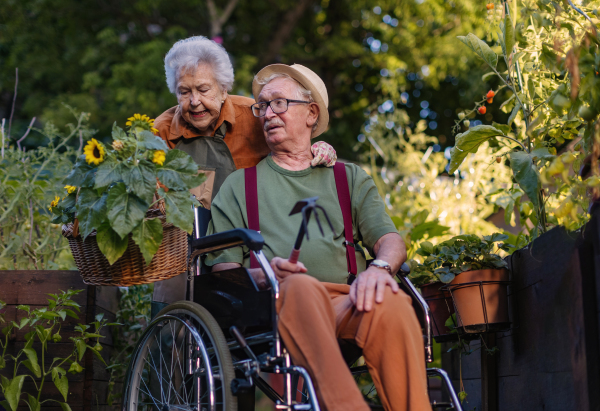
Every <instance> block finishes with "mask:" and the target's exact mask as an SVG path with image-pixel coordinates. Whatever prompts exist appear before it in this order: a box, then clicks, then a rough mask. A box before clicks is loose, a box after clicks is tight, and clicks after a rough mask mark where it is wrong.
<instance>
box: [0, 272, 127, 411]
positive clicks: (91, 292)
mask: <svg viewBox="0 0 600 411" xmlns="http://www.w3.org/2000/svg"><path fill="white" fill-rule="evenodd" d="M68 289H76V290H83V291H82V292H81V293H79V294H77V295H76V296H75V297H74V300H75V301H76V302H77V303H78V304H80V305H81V312H80V317H79V321H77V320H75V319H73V318H70V317H67V320H66V321H65V323H64V325H63V327H62V330H61V335H62V341H61V342H59V343H51V344H49V354H48V355H46V357H45V363H46V367H48V366H49V365H50V364H51V362H52V359H53V357H64V356H67V355H68V354H69V353H70V352H71V350H72V346H73V344H72V342H70V341H69V337H71V336H75V332H74V327H75V326H76V325H77V323H89V322H92V321H94V317H95V316H96V315H97V314H100V313H103V314H104V318H106V319H107V320H109V321H114V319H115V313H116V311H117V308H118V288H117V287H94V286H88V285H86V284H84V283H83V281H82V280H81V276H80V275H79V272H77V271H0V300H2V301H4V302H5V303H7V307H6V308H5V310H4V312H5V318H6V320H8V321H10V320H15V321H17V322H19V321H20V319H21V318H22V317H23V315H24V314H26V313H25V312H24V311H22V310H17V309H16V307H17V305H20V304H25V305H29V306H31V307H32V308H40V307H42V306H47V304H48V301H47V294H48V293H58V292H59V291H60V290H64V291H66V290H68ZM109 328H110V327H106V328H105V329H104V330H103V332H102V334H103V335H104V338H102V339H100V341H101V344H102V346H103V350H102V351H101V355H102V358H104V360H105V361H106V362H108V360H109V357H110V355H111V353H112V347H113V341H112V334H111V332H110V329H109ZM25 332H26V331H25V330H24V331H23V332H22V331H17V332H15V333H13V335H12V336H11V337H10V340H11V342H12V344H10V347H11V348H12V349H13V350H14V351H13V352H16V351H17V350H19V349H20V348H22V347H23V345H24V335H25ZM37 345H39V343H38V344H37ZM34 348H36V345H34ZM38 348H39V347H38ZM38 357H39V358H41V356H40V352H39V351H38ZM81 365H82V366H83V367H84V368H85V370H84V371H83V372H82V373H79V374H76V375H72V374H67V375H68V377H69V395H68V399H67V402H68V404H69V405H70V406H71V409H72V411H88V410H89V411H91V410H94V411H106V410H113V409H116V408H113V407H109V406H108V405H106V397H107V389H108V379H109V373H108V371H107V370H106V366H105V365H104V364H102V362H101V361H100V360H98V359H97V358H96V357H95V356H94V355H93V354H92V353H91V352H89V350H88V352H86V353H85V356H84V359H83V362H82V364H81ZM10 371H12V369H11V370H10ZM22 371H23V372H28V370H27V369H26V368H25V367H23V368H22ZM6 373H7V370H2V371H0V374H2V375H5V374H6ZM28 373H29V372H28ZM7 376H8V375H7ZM10 377H12V375H10ZM25 381H26V382H25V384H24V386H23V389H24V390H28V389H31V388H32V387H31V386H32V385H33V383H32V382H31V380H30V379H29V378H28V379H26V380H25ZM30 392H31V391H30ZM0 396H1V394H0ZM47 398H52V399H56V400H59V401H63V399H62V396H61V395H60V393H59V392H58V390H57V389H56V387H55V386H54V384H53V383H52V380H51V379H50V378H48V379H47V380H46V381H45V383H44V390H43V392H42V399H47ZM49 404H52V406H50V405H49ZM21 405H22V406H21V407H19V410H28V409H29V408H28V407H27V406H26V405H25V403H24V402H22V403H21ZM54 405H56V406H54ZM0 409H2V407H0ZM42 410H48V411H55V410H56V411H59V410H61V407H60V406H58V404H56V403H54V402H51V403H48V405H47V404H44V405H43V406H42Z"/></svg>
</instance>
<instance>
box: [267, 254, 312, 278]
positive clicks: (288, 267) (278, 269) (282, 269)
mask: <svg viewBox="0 0 600 411" xmlns="http://www.w3.org/2000/svg"><path fill="white" fill-rule="evenodd" d="M271 268H272V269H273V271H274V272H275V276H276V277H277V280H278V281H282V280H283V279H284V278H285V277H288V276H290V275H292V274H302V273H305V272H306V271H307V269H306V267H305V266H304V264H302V263H301V262H300V261H298V262H297V263H295V264H294V263H290V261H289V260H287V259H284V258H281V257H274V258H273V259H272V260H271Z"/></svg>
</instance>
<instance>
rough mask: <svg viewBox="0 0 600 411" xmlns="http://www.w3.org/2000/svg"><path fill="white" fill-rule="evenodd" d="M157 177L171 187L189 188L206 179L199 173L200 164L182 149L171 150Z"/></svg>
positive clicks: (176, 188) (177, 188)
mask: <svg viewBox="0 0 600 411" xmlns="http://www.w3.org/2000/svg"><path fill="white" fill-rule="evenodd" d="M157 177H158V179H159V180H160V182H161V183H163V184H164V185H165V186H167V187H168V188H169V189H174V190H189V189H190V188H194V187H198V186H199V185H200V184H202V182H203V181H204V180H205V178H204V175H200V176H199V175H198V165H197V164H196V163H195V162H194V160H193V159H192V157H190V156H189V155H188V154H187V153H185V152H183V151H181V150H169V151H168V152H167V155H166V158H165V162H164V164H163V165H162V167H159V168H158V171H157Z"/></svg>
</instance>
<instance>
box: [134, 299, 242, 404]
mask: <svg viewBox="0 0 600 411" xmlns="http://www.w3.org/2000/svg"><path fill="white" fill-rule="evenodd" d="M129 367H130V368H129V371H128V376H127V380H126V381H125V394H124V396H123V410H128V411H132V410H144V411H146V410H147V411H168V410H171V411H174V410H187V411H192V410H194V411H237V398H235V397H234V396H233V395H232V394H231V388H230V387H231V381H232V380H233V379H234V378H235V372H234V370H233V365H232V361H231V354H230V352H229V349H228V347H227V342H226V340H225V337H224V336H223V332H222V331H221V329H220V328H219V325H218V324H217V322H216V320H215V319H214V317H213V316H212V315H211V314H210V313H209V312H208V311H207V310H206V309H205V308H203V307H202V306H200V305H198V304H195V303H193V302H190V301H180V302H177V303H174V304H171V305H169V306H168V307H166V308H165V309H164V310H162V311H161V312H160V313H159V314H158V315H157V317H156V320H155V321H153V322H152V323H151V325H150V327H148V329H147V330H146V331H145V333H144V335H143V336H142V338H141V339H140V342H139V343H138V346H137V348H136V350H135V352H134V354H133V356H132V358H131V362H130V366H129Z"/></svg>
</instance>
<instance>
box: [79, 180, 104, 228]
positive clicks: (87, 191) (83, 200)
mask: <svg viewBox="0 0 600 411" xmlns="http://www.w3.org/2000/svg"><path fill="white" fill-rule="evenodd" d="M106 200H107V196H106V193H103V194H102V195H101V196H99V195H98V194H96V190H93V189H91V188H82V189H81V191H80V192H79V201H78V203H77V219H78V220H79V231H81V235H82V236H83V238H84V239H85V238H86V237H87V236H88V235H90V233H91V232H92V231H93V230H95V229H97V228H98V227H100V224H102V222H103V221H104V220H105V219H106Z"/></svg>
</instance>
